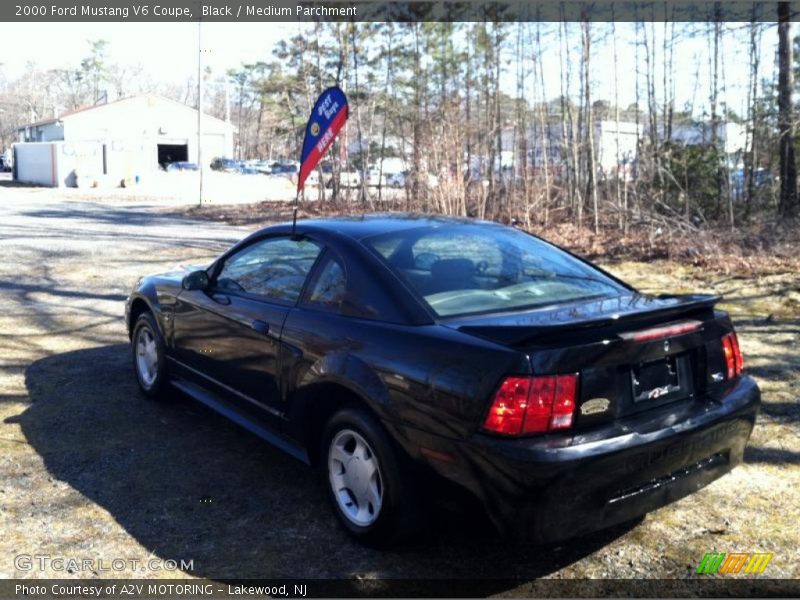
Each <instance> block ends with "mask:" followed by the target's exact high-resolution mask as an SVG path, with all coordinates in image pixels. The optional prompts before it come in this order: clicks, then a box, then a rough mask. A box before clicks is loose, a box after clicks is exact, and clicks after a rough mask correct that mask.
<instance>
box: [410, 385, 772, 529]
mask: <svg viewBox="0 0 800 600" xmlns="http://www.w3.org/2000/svg"><path fill="white" fill-rule="evenodd" d="M759 405H760V392H759V389H758V386H757V385H756V383H755V382H754V381H753V380H752V379H750V378H748V377H742V378H740V379H739V380H738V381H737V382H735V383H734V384H732V387H731V388H729V389H728V390H727V393H726V394H725V395H724V397H721V398H719V399H718V400H714V399H705V400H699V399H698V400H695V401H693V402H692V403H691V404H690V405H686V404H684V405H681V406H675V407H663V408H659V409H656V410H653V411H648V413H649V414H648V413H642V414H640V415H637V416H636V417H635V418H629V419H626V420H624V421H621V422H618V423H616V424H615V425H614V428H613V430H611V431H609V430H608V429H606V430H597V431H593V432H586V433H575V434H572V435H570V436H568V437H565V436H563V435H562V436H559V437H554V436H544V437H539V438H527V439H517V440H509V439H501V438H496V437H490V436H487V435H475V436H474V437H473V438H471V439H470V440H469V441H466V442H450V441H447V442H443V441H442V440H439V442H438V445H437V441H436V440H433V439H429V440H427V441H423V442H422V443H421V444H422V445H423V446H424V445H425V444H428V445H431V444H434V445H435V446H434V447H435V449H436V450H437V452H438V454H432V453H430V452H427V453H423V454H426V458H427V461H428V463H429V464H430V465H431V466H432V467H433V468H434V469H435V470H436V471H437V472H438V473H439V474H440V475H443V476H444V477H446V478H447V479H449V480H451V481H453V482H456V483H458V484H460V485H461V486H463V487H465V488H467V489H468V490H470V491H471V492H472V493H473V494H474V495H475V496H477V497H478V498H479V499H480V500H481V501H482V502H483V503H484V505H485V506H486V508H487V511H488V513H489V516H490V517H491V518H492V520H493V521H494V522H495V524H496V525H498V527H499V528H500V529H501V530H504V531H505V532H507V533H511V534H515V535H518V536H520V537H524V538H526V539H531V540H534V541H537V542H541V543H545V542H553V541H558V540H562V539H567V538H572V537H575V536H578V535H582V534H585V533H589V532H591V531H596V530H599V529H603V528H606V527H610V526H613V525H616V524H619V523H623V522H625V521H628V520H631V519H634V518H636V517H638V516H641V515H643V514H645V513H647V512H649V511H652V510H654V509H656V508H659V507H661V506H664V505H666V504H668V503H670V502H673V501H675V500H678V499H679V498H682V497H684V496H686V495H688V494H690V493H692V492H694V491H696V490H698V489H700V488H702V487H703V486H705V485H707V484H708V483H710V482H711V481H714V480H715V479H717V478H719V477H721V476H722V475H724V474H725V473H727V472H728V471H730V470H731V469H732V468H733V467H734V466H736V465H737V464H739V463H740V462H741V461H742V458H743V454H744V448H745V445H746V443H747V440H748V439H749V437H750V433H751V431H752V429H753V425H754V423H755V419H756V415H757V413H758V408H759ZM426 447H427V446H426ZM431 456H433V457H434V458H431ZM443 457H449V458H448V460H442V458H443Z"/></svg>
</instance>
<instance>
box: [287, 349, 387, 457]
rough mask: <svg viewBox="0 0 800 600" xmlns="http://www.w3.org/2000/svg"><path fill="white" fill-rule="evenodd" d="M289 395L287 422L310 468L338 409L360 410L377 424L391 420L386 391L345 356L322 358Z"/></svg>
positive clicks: (369, 370)
mask: <svg viewBox="0 0 800 600" xmlns="http://www.w3.org/2000/svg"><path fill="white" fill-rule="evenodd" d="M292 395H293V396H294V397H293V399H292V401H291V402H290V406H291V407H292V414H291V416H290V420H291V421H292V422H294V423H296V424H297V425H296V426H295V427H294V429H295V437H297V438H299V441H300V442H301V443H302V444H303V445H304V446H305V447H306V449H307V450H308V453H309V458H310V459H311V463H312V464H314V463H315V462H317V460H318V458H319V447H320V444H321V441H322V434H323V432H324V430H325V425H326V423H327V422H328V420H329V419H330V418H331V416H333V414H334V413H335V412H337V411H338V410H340V409H341V408H344V407H347V406H350V407H354V408H360V409H363V410H365V411H367V412H368V413H370V414H371V415H372V416H374V417H375V418H376V419H377V420H378V421H379V422H381V423H383V422H385V421H386V420H392V409H391V397H390V395H389V390H388V389H387V388H386V386H385V385H384V383H383V381H382V380H381V378H380V377H379V376H378V374H377V373H376V372H375V371H374V370H373V369H372V367H370V366H369V365H368V364H367V363H365V362H364V361H363V360H361V359H359V358H358V357H355V356H353V355H351V354H348V353H334V354H330V355H327V356H325V357H322V358H321V359H320V360H318V361H317V362H316V363H315V364H314V365H313V366H312V367H311V368H310V369H308V370H306V371H305V373H304V375H303V376H302V377H301V378H300V380H299V381H298V382H297V387H296V388H295V392H294V393H293V394H292ZM385 429H386V430H387V432H388V431H389V429H390V428H388V427H385ZM389 435H390V437H391V433H389Z"/></svg>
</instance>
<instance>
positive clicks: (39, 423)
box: [0, 182, 800, 595]
mask: <svg viewBox="0 0 800 600" xmlns="http://www.w3.org/2000/svg"><path fill="white" fill-rule="evenodd" d="M162 209H163V203H160V208H157V207H155V206H153V205H151V203H149V202H147V201H146V199H141V198H133V199H132V198H128V199H122V200H117V201H115V202H112V203H109V202H101V201H98V200H97V199H95V200H93V201H89V200H85V199H81V197H80V196H79V195H77V194H75V193H70V194H65V193H64V192H58V191H54V190H47V189H41V188H20V187H13V186H11V185H9V183H8V182H0V250H1V251H2V257H3V260H2V261H1V262H0V294H2V296H0V297H2V300H3V303H2V307H3V310H2V311H0V531H1V532H2V535H0V576H2V577H46V576H50V577H53V576H72V577H79V576H80V577H94V576H98V575H99V576H105V577H108V576H111V575H117V576H124V577H141V576H146V577H174V576H180V577H183V576H187V575H189V576H197V577H212V578H216V579H221V578H233V577H313V578H323V577H346V578H353V577H358V578H376V577H380V578H448V577H452V578H461V577H471V578H476V577H477V578H480V577H492V578H498V577H502V578H515V579H518V580H521V581H518V582H517V583H515V584H514V585H513V586H512V585H510V584H504V583H498V584H497V586H496V588H492V589H491V590H489V591H491V592H494V593H500V594H507V595H519V594H524V593H526V591H528V592H530V591H531V589H532V588H531V585H533V584H531V583H527V582H529V581H532V580H534V579H536V578H539V577H555V578H576V577H577V578H583V577H616V578H629V577H648V578H692V577H694V574H693V573H694V568H695V567H696V565H697V563H698V562H699V561H700V559H701V558H702V557H703V555H704V554H705V553H706V552H710V551H712V550H713V551H725V552H733V551H741V552H773V553H774V554H775V556H774V558H773V560H772V563H771V564H770V566H769V567H768V570H767V572H766V573H765V576H769V577H775V578H779V577H782V578H797V577H800V568H798V565H799V564H800V553H799V552H798V548H799V547H800V544H798V542H800V534H798V529H797V523H799V522H800V502H798V495H797V489H798V488H800V410H799V409H798V395H797V392H796V390H797V389H798V388H799V387H800V374H799V373H800V359H798V354H799V353H798V342H799V341H800V281H799V280H798V276H797V274H796V273H786V274H782V275H781V274H778V275H771V276H770V277H765V278H762V279H759V280H758V281H754V280H736V279H734V278H722V277H719V276H717V277H714V278H708V277H706V276H704V275H703V274H702V273H699V272H697V271H693V270H690V269H683V268H681V267H679V266H676V265H672V264H666V263H665V264H660V265H657V266H654V265H643V264H637V263H629V264H621V265H612V266H611V267H610V268H611V269H612V270H614V271H616V272H617V273H618V274H620V275H622V276H623V277H626V278H627V279H629V280H631V281H632V282H633V283H634V284H637V285H639V286H641V287H643V288H645V289H653V290H655V289H660V290H662V291H663V290H670V289H672V290H683V289H695V290H698V289H699V290H711V289H713V290H716V291H722V292H726V294H728V297H729V300H730V302H729V303H728V305H726V308H729V309H730V310H732V312H733V314H734V315H735V317H736V318H737V325H738V328H739V331H740V337H741V338H742V344H743V348H744V352H745V358H746V361H747V368H748V369H749V371H750V373H752V374H753V375H754V376H755V377H756V378H757V379H758V380H759V383H760V384H761V386H762V390H763V391H764V393H765V401H766V402H765V407H764V411H763V413H762V415H761V417H760V418H759V423H758V425H757V428H756V431H755V433H754V437H753V439H752V441H751V447H750V449H749V450H748V452H747V455H746V459H747V462H746V464H745V465H743V466H742V467H740V468H739V469H737V470H736V471H735V472H733V473H732V474H730V475H728V476H726V477H724V478H723V479H722V480H719V481H717V482H715V483H713V484H712V485H710V486H709V487H707V488H706V489H704V490H702V491H701V492H699V493H697V494H695V495H693V496H691V497H689V498H686V499H684V500H682V501H680V502H678V503H675V504H673V505H671V506H669V507H666V508H664V509H661V510H659V511H657V512H656V513H653V514H651V515H649V516H648V517H647V518H646V519H645V520H644V522H642V523H641V524H638V525H636V526H631V527H628V528H622V529H617V530H613V531H609V532H603V533H599V534H596V535H593V536H589V537H585V538H582V539H580V540H578V541H575V542H572V543H569V544H563V545H561V546H558V547H549V548H540V547H536V546H533V545H524V544H515V545H510V544H509V543H508V542H506V541H504V540H501V539H497V538H496V537H495V536H494V535H493V534H492V532H491V531H490V530H489V529H488V527H487V526H486V524H485V522H483V521H482V520H481V519H480V518H479V516H478V515H472V514H470V515H448V514H444V515H442V518H441V519H438V520H437V525H436V526H435V528H433V529H432V530H431V532H430V535H429V537H428V539H427V540H425V541H424V542H422V543H420V544H419V545H417V546H414V547H410V548H405V549H403V550H400V551H396V552H384V553H380V552H375V551H371V550H367V549H364V548H362V547H360V546H358V545H356V544H354V543H352V542H350V541H349V539H348V538H347V537H346V536H345V535H344V533H343V532H342V531H341V530H340V529H339V527H338V526H337V524H336V523H335V521H334V519H333V517H332V514H331V513H330V512H329V511H328V508H327V506H326V504H325V498H324V490H323V489H322V487H321V485H320V483H319V481H318V480H317V479H316V478H315V477H313V476H312V472H311V471H310V470H308V469H307V468H306V467H304V466H303V465H301V464H299V463H297V462H295V461H293V460H292V459H291V458H289V457H287V456H284V455H282V454H281V453H280V452H278V451H276V450H273V449H272V448H271V447H269V446H268V445H266V444H265V443H263V442H261V441H260V440H258V439H257V438H255V437H253V436H251V435H250V434H247V433H244V432H243V431H241V430H240V429H238V428H236V427H235V426H234V425H232V424H229V423H228V422H227V421H225V420H224V419H223V418H222V417H218V416H216V415H215V414H213V413H211V412H210V411H208V410H206V409H204V408H203V407H202V406H200V405H198V404H196V403H194V402H192V401H190V400H189V399H187V398H184V397H182V396H180V395H179V394H177V393H176V395H175V398H174V400H173V401H172V402H168V403H166V404H160V405H159V404H155V403H152V402H148V401H144V400H143V399H142V398H141V397H140V396H139V395H138V393H137V391H136V386H135V383H134V380H133V376H132V374H131V372H130V368H129V364H128V347H127V336H126V333H125V329H124V323H123V319H122V313H123V301H124V298H125V296H126V294H127V292H128V291H129V289H130V288H131V286H132V285H133V283H134V281H135V280H136V278H137V277H138V276H139V275H142V274H145V273H148V272H153V271H158V270H162V269H167V268H170V267H173V266H174V265H176V264H181V263H202V262H204V261H206V260H208V259H209V258H211V257H212V256H214V255H215V254H217V253H218V252H219V251H221V250H222V249H223V248H225V247H226V246H227V245H229V244H230V243H231V242H233V241H234V240H236V239H239V238H240V237H242V236H243V235H244V234H245V233H246V232H247V231H248V230H247V229H246V228H240V227H232V226H228V225H224V224H220V223H213V222H210V221H195V220H191V219H187V218H182V217H180V216H176V215H168V214H166V213H165V212H164V211H163V210H162ZM19 554H31V555H36V554H48V555H51V556H64V557H80V558H83V557H86V558H94V559H99V558H103V559H105V560H106V561H110V560H111V559H112V558H124V559H129V560H130V559H136V560H139V561H146V560H147V559H148V558H149V557H158V558H162V559H168V558H172V559H190V560H193V569H191V570H190V571H188V570H187V572H185V573H181V572H166V571H147V572H141V571H134V570H132V569H126V570H124V571H123V572H121V573H103V572H100V573H95V572H91V571H90V572H83V573H81V572H77V573H63V572H59V571H55V570H53V569H52V568H50V569H47V570H45V571H38V570H37V571H24V570H20V569H18V568H16V566H15V563H14V557H15V556H16V555H19ZM676 585H677V584H676ZM658 590H659V591H658V593H665V591H664V588H658Z"/></svg>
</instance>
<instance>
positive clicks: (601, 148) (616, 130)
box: [502, 120, 643, 175]
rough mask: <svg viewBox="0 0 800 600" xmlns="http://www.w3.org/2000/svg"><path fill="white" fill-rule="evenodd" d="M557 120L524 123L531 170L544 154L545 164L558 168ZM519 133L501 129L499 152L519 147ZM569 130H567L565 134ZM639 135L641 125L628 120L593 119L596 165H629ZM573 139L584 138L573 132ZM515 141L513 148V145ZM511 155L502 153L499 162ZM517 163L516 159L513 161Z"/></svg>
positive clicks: (611, 168)
mask: <svg viewBox="0 0 800 600" xmlns="http://www.w3.org/2000/svg"><path fill="white" fill-rule="evenodd" d="M563 134H564V132H563V130H562V125H561V123H545V124H544V127H542V125H541V124H540V123H538V122H534V124H532V125H530V126H529V127H528V135H527V140H526V142H527V151H528V161H527V162H528V165H529V166H530V167H532V168H533V169H534V170H538V169H541V168H542V167H544V165H545V155H546V156H547V165H548V167H549V168H551V169H554V170H555V171H556V172H558V169H559V167H560V166H561V165H562V164H563V162H564V160H565V158H566V155H565V153H564V151H563V148H564V144H563V137H564V135H563ZM519 135H520V133H519V132H518V131H517V132H515V131H514V128H513V127H507V128H505V129H504V130H503V135H502V146H503V151H504V152H503V154H504V155H506V154H507V153H508V152H514V151H517V150H519V147H520V141H521V140H520V139H519ZM569 135H570V132H569V131H567V136H568V137H569ZM642 135H643V128H642V125H641V124H639V125H637V124H636V123H632V122H628V121H620V122H619V123H617V122H616V121H610V120H609V121H595V122H594V131H593V141H594V154H595V161H596V164H597V168H598V169H599V170H600V171H601V172H602V173H605V174H606V175H610V174H613V173H617V172H618V169H622V168H625V167H626V166H628V167H627V168H629V166H630V165H632V163H633V162H634V161H635V160H636V156H637V143H638V141H639V139H640V138H641V137H642ZM576 138H577V139H576V141H577V142H578V143H581V142H583V141H585V135H583V133H581V135H577V136H576ZM515 144H516V146H517V147H516V148H514V146H515ZM511 160H512V159H511V158H510V157H508V156H504V157H503V165H504V166H505V165H506V164H510V162H511ZM517 164H519V163H517Z"/></svg>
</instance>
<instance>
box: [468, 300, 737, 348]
mask: <svg viewBox="0 0 800 600" xmlns="http://www.w3.org/2000/svg"><path fill="white" fill-rule="evenodd" d="M649 298H651V299H653V300H662V301H669V300H677V302H675V303H674V304H670V305H668V306H658V307H653V308H650V307H646V308H645V307H640V308H638V309H636V310H631V311H629V312H613V313H609V314H607V315H603V316H585V317H583V318H582V317H581V316H580V315H579V314H575V313H576V312H577V313H579V312H580V311H576V309H575V307H574V306H571V305H570V306H564V307H561V306H559V307H557V308H555V307H554V308H553V310H552V311H546V312H542V311H536V313H535V314H536V317H534V313H531V319H530V323H525V320H526V319H524V318H521V315H518V316H517V317H516V318H512V319H510V320H512V321H514V322H513V323H509V324H505V323H504V322H503V321H504V320H505V319H487V320H486V321H482V322H481V321H478V322H476V323H475V324H474V325H471V324H468V323H464V324H462V325H460V326H459V325H456V327H457V329H458V330H459V331H461V332H463V333H467V334H470V335H474V336H477V337H481V338H484V339H488V340H492V341H494V342H499V343H502V344H505V345H509V346H516V345H520V344H525V343H528V344H531V343H536V342H538V343H541V344H553V343H558V344H559V345H560V344H563V343H569V342H570V341H571V339H572V338H577V337H579V336H581V337H582V341H585V335H586V330H588V329H591V330H592V333H593V336H592V337H595V336H596V337H598V338H602V337H608V336H611V335H618V334H620V333H623V332H626V331H630V330H634V329H638V328H646V327H651V326H654V325H669V324H673V323H672V322H673V321H681V322H682V321H683V320H684V319H689V318H692V319H695V320H697V321H698V322H702V320H703V319H699V317H700V315H702V313H710V312H711V311H713V308H714V306H715V305H716V304H717V303H718V302H719V301H720V300H721V299H722V296H718V295H710V294H661V295H658V296H650V297H649ZM487 321H488V322H487ZM548 321H549V322H548ZM698 328H699V326H698V327H694V329H698Z"/></svg>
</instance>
